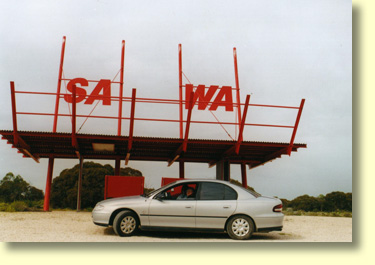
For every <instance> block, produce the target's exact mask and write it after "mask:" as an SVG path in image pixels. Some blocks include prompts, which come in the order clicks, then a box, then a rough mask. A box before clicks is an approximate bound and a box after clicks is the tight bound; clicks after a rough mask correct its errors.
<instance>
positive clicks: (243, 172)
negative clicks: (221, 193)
mask: <svg viewBox="0 0 375 265" xmlns="http://www.w3.org/2000/svg"><path fill="white" fill-rule="evenodd" d="M241 180H242V187H244V188H247V174H246V164H245V163H241Z"/></svg>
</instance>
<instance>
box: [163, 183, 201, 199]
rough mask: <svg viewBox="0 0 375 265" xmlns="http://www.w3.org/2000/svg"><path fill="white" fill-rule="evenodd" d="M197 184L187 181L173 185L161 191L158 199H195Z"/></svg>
mask: <svg viewBox="0 0 375 265" xmlns="http://www.w3.org/2000/svg"><path fill="white" fill-rule="evenodd" d="M196 190H197V184H195V183H185V184H180V185H176V186H173V187H171V188H169V189H167V190H164V191H162V192H160V193H159V194H158V195H157V196H156V199H161V200H195V196H196Z"/></svg>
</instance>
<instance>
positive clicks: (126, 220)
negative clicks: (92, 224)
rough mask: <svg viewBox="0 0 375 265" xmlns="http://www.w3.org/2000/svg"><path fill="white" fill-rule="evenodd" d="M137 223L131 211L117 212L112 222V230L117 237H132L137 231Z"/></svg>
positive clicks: (135, 216)
mask: <svg viewBox="0 0 375 265" xmlns="http://www.w3.org/2000/svg"><path fill="white" fill-rule="evenodd" d="M138 226H139V221H138V217H137V215H136V214H135V213H133V212H131V211H122V212H119V213H118V214H117V215H116V217H115V220H113V230H114V231H115V233H116V234H117V235H119V236H132V235H134V234H135V233H137V231H138Z"/></svg>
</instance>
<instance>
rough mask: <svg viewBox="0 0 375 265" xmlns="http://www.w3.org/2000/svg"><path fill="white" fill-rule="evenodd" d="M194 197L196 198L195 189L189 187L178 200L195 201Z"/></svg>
mask: <svg viewBox="0 0 375 265" xmlns="http://www.w3.org/2000/svg"><path fill="white" fill-rule="evenodd" d="M194 197H195V194H194V189H193V188H191V187H187V188H186V190H185V191H184V192H182V193H181V194H180V195H179V196H178V197H177V200H181V199H193V198H194Z"/></svg>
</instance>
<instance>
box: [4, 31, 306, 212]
mask: <svg viewBox="0 0 375 265" xmlns="http://www.w3.org/2000/svg"><path fill="white" fill-rule="evenodd" d="M65 44H66V38H65V37H64V38H63V44H62V49H61V59H60V67H59V76H58V84H57V92H56V93H53V92H50V93H49V92H29V91H16V89H15V84H14V82H10V90H11V102H12V116H13V130H12V131H10V130H0V134H1V135H2V139H4V140H6V141H7V142H8V143H9V144H11V145H12V146H13V147H14V148H17V149H18V151H19V152H20V153H22V154H23V156H24V157H29V158H32V159H34V160H35V161H36V162H38V161H39V159H41V158H48V159H49V163H48V172H47V181H46V190H45V204H44V210H45V211H48V210H49V198H50V189H51V182H52V172H53V166H54V160H55V159H58V158H72V159H77V158H78V159H79V161H80V165H81V167H82V163H83V159H105V160H115V175H119V172H120V163H121V161H122V160H125V164H126V165H127V164H128V162H129V160H138V161H164V162H167V165H168V166H170V165H172V164H173V163H174V162H178V163H179V178H184V177H185V162H194V163H208V165H209V166H210V167H212V166H216V178H218V179H224V180H229V179H230V165H231V164H239V165H241V172H242V184H243V185H244V186H247V176H246V165H247V166H248V167H249V168H250V169H252V168H255V167H257V166H260V165H264V164H265V163H267V162H269V161H271V160H274V159H276V158H279V157H281V156H282V155H291V153H292V152H293V151H294V152H295V151H297V149H298V148H306V144H296V143H294V140H295V136H296V133H297V128H298V125H299V121H300V118H301V114H302V110H303V106H304V102H305V100H304V99H302V100H301V103H300V105H299V106H275V105H260V104H251V103H250V95H247V96H246V99H245V102H244V103H241V100H240V88H239V78H238V69H237V51H236V48H234V49H233V57H234V72H235V87H231V86H214V85H211V86H206V85H202V84H199V85H193V84H190V82H189V83H188V84H183V76H185V74H184V72H183V71H182V47H181V44H180V45H179V46H178V61H179V98H178V99H177V100H172V99H160V98H140V97H137V96H136V89H135V88H133V90H132V96H131V97H124V96H123V94H124V93H123V92H124V91H123V90H124V57H125V41H122V49H121V64H120V70H119V76H120V81H114V80H110V79H101V80H87V79H86V78H83V77H75V78H73V79H68V78H65V77H64V76H63V73H64V71H63V65H64V56H65ZM62 82H67V85H66V93H62V92H61V87H62ZM91 82H93V83H96V85H95V88H94V89H93V90H92V91H91V92H88V90H87V87H88V85H89V83H91ZM113 84H116V85H118V86H119V94H118V96H117V95H116V96H114V95H112V93H111V86H112V85H113ZM233 92H234V93H235V96H233V95H232V93H233ZM16 94H35V95H39V96H49V97H55V110H54V112H53V113H44V112H43V113H41V112H20V111H17V108H16ZM61 100H64V101H66V102H67V103H69V112H70V113H69V114H63V113H60V112H59V105H60V101H61ZM100 102H101V103H102V105H104V106H109V105H112V104H113V102H117V104H118V115H117V116H104V115H103V116H101V115H92V111H91V112H90V114H88V115H84V114H81V113H77V104H85V105H91V104H92V105H94V103H95V107H96V106H97V105H98V104H99V103H100ZM124 103H128V104H129V103H130V115H129V116H124V115H123V105H124ZM149 103H153V104H162V105H165V104H170V105H174V106H178V110H179V119H177V120H176V119H170V118H168V117H162V118H158V119H156V118H145V117H142V118H141V117H137V116H136V114H135V113H136V106H138V105H139V104H149ZM95 107H94V108H95ZM249 107H252V108H276V109H290V110H294V111H296V119H295V123H294V124H292V125H275V124H259V123H249V122H248V121H247V120H246V117H247V114H248V110H249ZM70 108H71V109H70ZM218 109H222V110H225V111H227V112H233V111H237V115H236V121H234V122H220V121H219V119H218V118H217V117H216V115H215V114H214V112H215V111H216V110H218ZM193 110H196V111H204V110H206V111H210V112H211V113H212V115H213V116H214V117H215V120H216V121H202V120H196V119H192V112H193ZM184 111H185V112H184ZM18 115H33V116H35V115H38V116H50V117H53V127H52V132H29V131H19V130H18V127H17V116H18ZM59 117H69V118H70V119H71V133H62V132H57V123H58V118H59ZM77 118H84V119H85V122H86V120H87V119H107V120H108V119H111V120H117V134H113V135H98V134H82V133H80V132H79V130H77V127H76V119H77ZM125 121H126V122H128V127H127V128H128V132H127V135H122V125H123V122H125ZM141 121H152V122H158V123H161V122H166V123H170V124H171V123H172V124H173V123H174V124H178V126H179V127H176V132H177V131H178V130H177V128H179V137H178V138H163V137H158V136H153V137H140V136H135V135H134V127H135V125H136V123H137V122H141ZM154 124H155V123H154ZM191 124H208V125H209V126H214V125H216V126H217V125H220V126H221V127H222V128H223V129H225V128H224V126H236V128H237V129H238V134H236V139H234V138H233V137H231V136H230V137H231V140H213V139H190V138H189V132H190V127H191V126H190V125H191ZM254 126H255V127H257V126H258V127H259V126H260V127H268V128H285V129H290V130H291V131H292V132H291V137H290V141H289V142H288V143H275V142H256V141H248V140H244V130H245V127H254ZM228 135H229V134H228ZM81 178H82V175H81V174H80V179H81ZM79 194H80V188H79ZM78 197H79V198H78V200H79V201H80V195H79V196H78ZM77 209H80V203H79V202H78V204H77Z"/></svg>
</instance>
